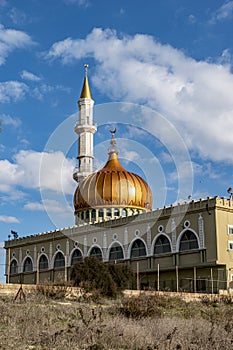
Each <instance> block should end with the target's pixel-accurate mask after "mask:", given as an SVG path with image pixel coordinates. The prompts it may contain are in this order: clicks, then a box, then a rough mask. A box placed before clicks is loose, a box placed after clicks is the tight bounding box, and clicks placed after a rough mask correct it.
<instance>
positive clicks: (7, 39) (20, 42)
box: [0, 24, 33, 65]
mask: <svg viewBox="0 0 233 350" xmlns="http://www.w3.org/2000/svg"><path fill="white" fill-rule="evenodd" d="M32 44H33V41H32V39H31V37H30V36H29V35H28V34H26V33H24V32H22V31H20V30H15V29H6V28H4V26H3V25H2V24H0V65H2V64H4V63H5V61H6V58H7V57H8V55H9V54H10V52H12V51H13V50H15V49H24V48H26V47H28V46H30V45H32Z"/></svg>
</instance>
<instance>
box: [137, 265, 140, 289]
mask: <svg viewBox="0 0 233 350" xmlns="http://www.w3.org/2000/svg"><path fill="white" fill-rule="evenodd" d="M137 290H140V279H139V261H137Z"/></svg>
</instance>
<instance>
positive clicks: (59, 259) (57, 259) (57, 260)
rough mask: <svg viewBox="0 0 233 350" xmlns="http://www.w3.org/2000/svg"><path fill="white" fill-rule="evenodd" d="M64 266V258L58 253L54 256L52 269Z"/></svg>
mask: <svg viewBox="0 0 233 350" xmlns="http://www.w3.org/2000/svg"><path fill="white" fill-rule="evenodd" d="M64 266H65V258H64V255H63V254H62V253H61V252H58V253H57V254H56V257H55V260H54V268H56V267H64Z"/></svg>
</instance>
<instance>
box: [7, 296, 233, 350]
mask: <svg viewBox="0 0 233 350" xmlns="http://www.w3.org/2000/svg"><path fill="white" fill-rule="evenodd" d="M232 308H233V306H232V304H231V303H230V302H229V300H223V301H222V302H218V303H216V302H214V301H213V302H207V300H203V302H190V303H186V302H184V301H182V300H181V299H178V298H168V297H158V296H150V297H147V296H145V295H142V296H140V297H137V298H126V299H124V300H118V301H109V300H105V301H104V303H102V304H98V305H97V304H95V303H90V302H89V303H80V302H77V301H69V302H67V301H65V300H59V301H58V300H51V299H49V298H46V297H45V296H43V295H41V294H35V295H27V301H26V302H19V301H18V302H15V303H13V301H12V299H9V298H8V299H7V298H1V299H0V315H1V318H0V349H8V350H10V349H14V350H15V349H17V350H26V349H46V350H48V349H49V350H52V349H56V350H64V349H66V350H70V349H72V350H74V349H82V350H85V349H86V350H100V349H107V350H111V349H134V350H139V349H141V350H142V349H145V350H152V349H159V350H160V349H161V350H168V349H183V350H186V349H187V350H195V349H206V350H207V349H208V350H210V349H211V350H214V349H221V350H229V349H233V309H232ZM129 310H130V311H129Z"/></svg>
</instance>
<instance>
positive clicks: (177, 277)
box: [176, 265, 179, 292]
mask: <svg viewBox="0 0 233 350" xmlns="http://www.w3.org/2000/svg"><path fill="white" fill-rule="evenodd" d="M176 291H177V292H179V272H178V266H177V265H176Z"/></svg>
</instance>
